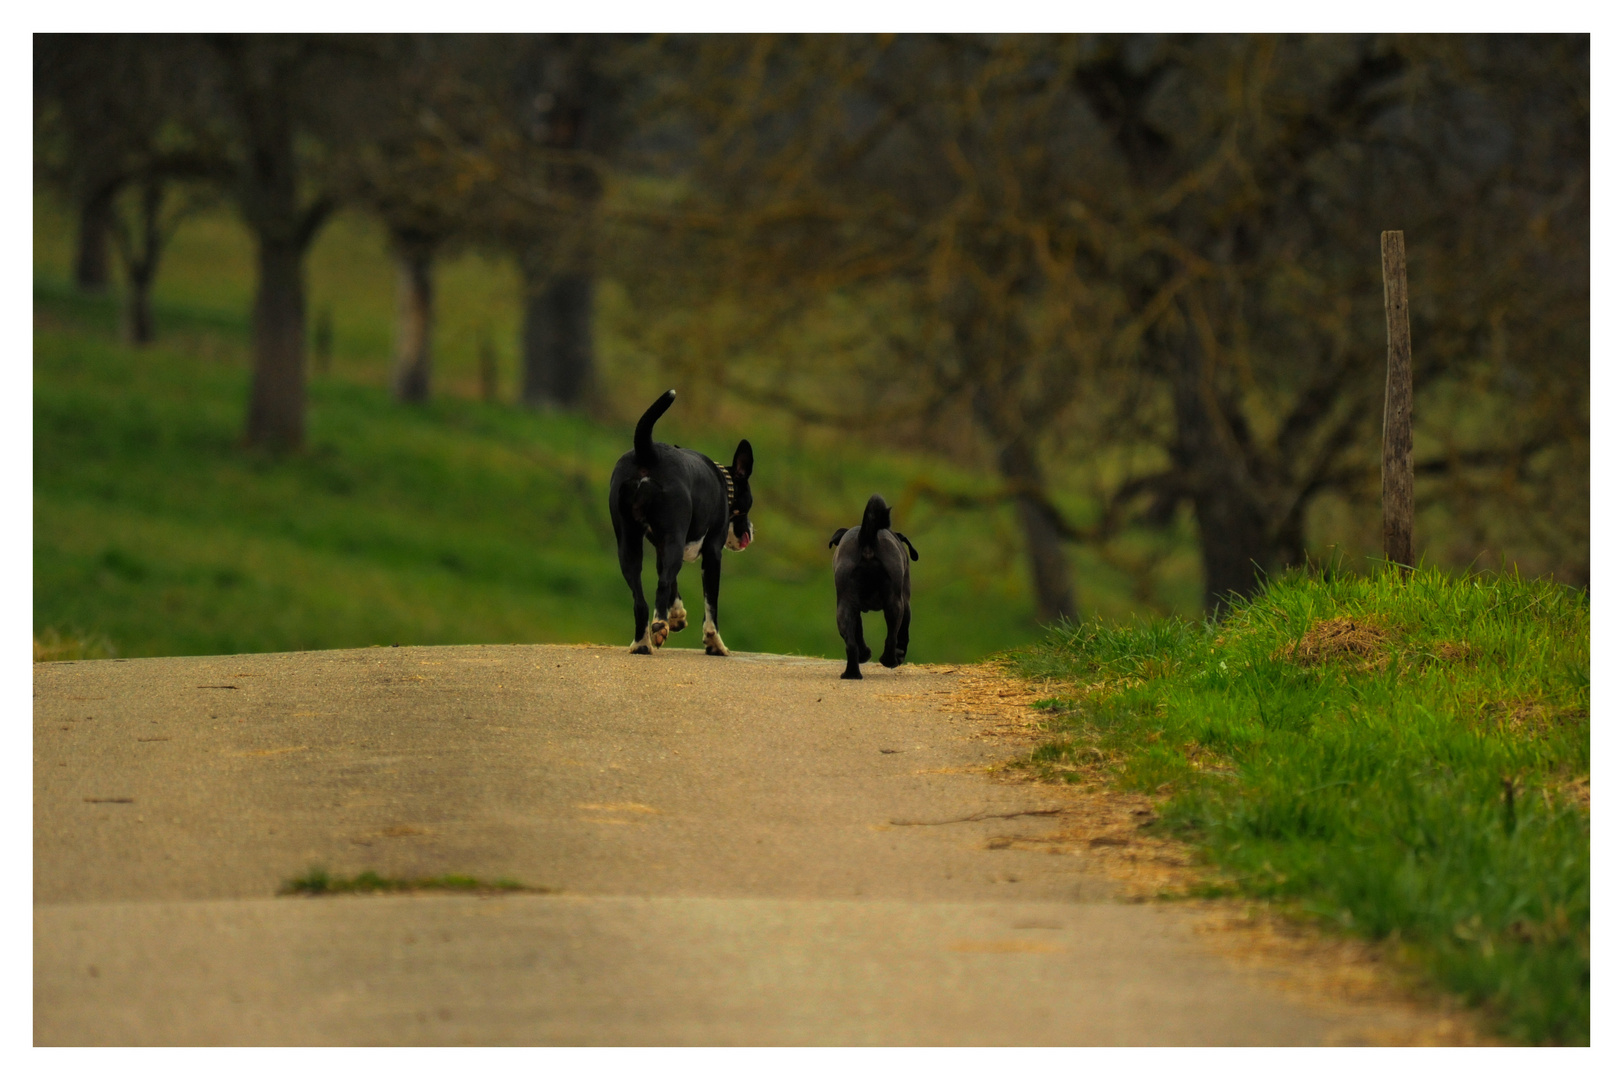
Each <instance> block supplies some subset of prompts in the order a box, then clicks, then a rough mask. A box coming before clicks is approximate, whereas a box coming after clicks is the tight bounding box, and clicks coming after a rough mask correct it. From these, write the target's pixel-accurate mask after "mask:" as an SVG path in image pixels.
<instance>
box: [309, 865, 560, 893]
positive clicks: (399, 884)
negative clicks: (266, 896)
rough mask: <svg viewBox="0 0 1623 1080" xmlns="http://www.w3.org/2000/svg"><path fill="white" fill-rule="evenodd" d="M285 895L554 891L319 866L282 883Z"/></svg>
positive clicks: (453, 876)
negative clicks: (336, 871) (349, 873)
mask: <svg viewBox="0 0 1623 1080" xmlns="http://www.w3.org/2000/svg"><path fill="white" fill-rule="evenodd" d="M281 891H282V894H283V895H284V896H285V895H294V894H302V895H304V896H333V895H337V894H339V893H374V892H478V893H489V892H532V893H544V892H551V891H552V890H551V889H544V888H534V887H532V886H529V885H524V884H521V883H519V882H517V881H514V880H512V879H511V878H497V879H496V880H495V881H484V880H482V879H480V878H475V877H468V876H466V875H463V874H441V875H440V876H439V877H428V878H386V877H382V876H380V875H379V874H378V873H377V872H375V871H372V870H362V871H361V872H360V873H359V874H356V875H355V876H354V877H349V878H346V877H333V876H332V875H331V874H329V873H327V871H325V870H323V869H321V868H320V867H311V868H310V870H309V872H308V873H306V874H305V875H304V876H303V877H297V878H294V879H293V880H291V881H289V882H288V883H287V884H285V885H283V886H282V890H281Z"/></svg>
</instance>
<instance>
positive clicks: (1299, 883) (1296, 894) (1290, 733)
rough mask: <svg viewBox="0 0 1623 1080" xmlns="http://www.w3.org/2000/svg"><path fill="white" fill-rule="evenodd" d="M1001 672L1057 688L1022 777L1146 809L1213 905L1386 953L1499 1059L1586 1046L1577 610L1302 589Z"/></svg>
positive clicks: (1098, 627)
mask: <svg viewBox="0 0 1623 1080" xmlns="http://www.w3.org/2000/svg"><path fill="white" fill-rule="evenodd" d="M1018 665H1019V666H1020V667H1021V668H1022V669H1023V670H1024V671H1026V672H1027V673H1028V674H1033V675H1046V676H1050V677H1058V678H1060V679H1061V680H1064V681H1066V682H1069V683H1070V684H1071V685H1073V686H1074V687H1075V689H1074V691H1072V692H1071V693H1069V694H1067V695H1066V696H1065V697H1064V698H1063V699H1061V700H1059V701H1058V702H1055V703H1054V704H1058V705H1059V706H1061V708H1062V709H1063V710H1064V711H1063V713H1062V724H1061V730H1060V732H1059V733H1058V735H1057V737H1056V738H1055V739H1054V740H1053V741H1052V742H1051V743H1049V744H1048V745H1046V746H1044V747H1042V748H1041V749H1039V750H1038V751H1037V752H1036V753H1035V754H1034V755H1033V757H1032V759H1031V761H1030V762H1029V763H1028V764H1029V766H1030V767H1031V768H1033V769H1036V770H1037V771H1039V772H1040V773H1043V774H1046V775H1048V776H1050V777H1052V778H1056V779H1066V780H1071V781H1082V780H1083V779H1085V778H1086V776H1087V774H1089V773H1093V774H1095V775H1098V774H1100V773H1101V772H1102V774H1103V778H1104V779H1106V780H1107V781H1108V782H1110V783H1114V784H1118V785H1122V786H1125V787H1130V788H1135V789H1140V790H1143V791H1146V792H1152V793H1157V794H1159V795H1160V796H1161V797H1162V798H1163V799H1164V800H1165V802H1164V806H1163V809H1162V814H1161V820H1160V823H1159V827H1162V828H1166V829H1170V830H1172V831H1173V832H1175V833H1176V834H1178V835H1181V836H1183V837H1185V838H1187V839H1188V840H1190V841H1192V842H1193V843H1195V844H1196V845H1197V846H1198V848H1199V850H1200V851H1202V852H1203V853H1204V855H1205V857H1206V858H1207V859H1208V861H1209V863H1210V865H1211V868H1212V871H1213V874H1212V881H1213V887H1214V888H1216V889H1218V890H1219V891H1232V892H1237V893H1241V894H1245V895H1251V896H1261V897H1270V898H1273V899H1276V900H1280V901H1283V902H1285V903H1286V904H1287V906H1288V907H1290V908H1293V909H1294V910H1296V911H1299V912H1300V913H1302V914H1303V915H1305V916H1307V917H1310V918H1314V919H1317V920H1320V921H1322V922H1323V923H1324V924H1325V925H1327V926H1329V927H1332V928H1340V929H1342V930H1344V931H1345V932H1348V933H1354V934H1359V935H1363V936H1366V937H1369V938H1372V939H1376V940H1380V941H1384V942H1386V943H1387V945H1388V947H1389V948H1390V949H1391V950H1392V951H1393V953H1394V954H1395V955H1397V956H1398V957H1400V958H1402V959H1404V960H1406V961H1407V962H1408V963H1410V964H1412V965H1413V966H1414V967H1415V969H1417V970H1418V971H1421V972H1424V973H1426V975H1427V976H1428V977H1430V978H1431V979H1433V980H1435V981H1436V982H1437V983H1438V984H1439V985H1441V986H1442V987H1444V988H1446V989H1448V990H1450V991H1453V992H1455V993H1458V994H1460V995H1461V996H1463V997H1464V998H1465V999H1467V1000H1468V1001H1470V1002H1472V1003H1475V1004H1480V1005H1483V1006H1485V1007H1486V1008H1487V1009H1488V1010H1489V1011H1490V1013H1491V1015H1492V1016H1493V1017H1494V1018H1495V1019H1496V1021H1497V1022H1498V1024H1499V1025H1500V1027H1501V1029H1502V1030H1503V1032H1504V1033H1505V1034H1506V1035H1507V1036H1508V1037H1509V1038H1511V1039H1513V1040H1516V1041H1520V1042H1534V1043H1543V1042H1557V1043H1587V1042H1588V1040H1589V600H1588V594H1587V593H1584V592H1579V591H1576V590H1573V589H1570V588H1567V587H1565V586H1561V585H1552V584H1549V583H1547V582H1533V581H1524V580H1521V579H1520V578H1518V577H1516V576H1515V575H1513V574H1512V575H1486V574H1485V575H1479V576H1474V577H1457V576H1449V575H1446V574H1443V573H1440V572H1438V571H1435V570H1424V571H1422V572H1420V573H1417V574H1416V575H1415V576H1414V578H1413V579H1412V580H1411V581H1408V582H1405V581H1403V580H1402V579H1400V578H1398V577H1396V576H1395V575H1388V576H1378V577H1375V578H1367V577H1354V576H1348V575H1342V574H1336V573H1331V574H1325V575H1311V574H1305V573H1299V574H1293V575H1288V576H1286V577H1284V578H1281V579H1280V580H1276V581H1274V582H1273V583H1272V584H1271V585H1270V586H1269V588H1268V589H1267V591H1266V592H1264V593H1263V594H1261V595H1260V596H1258V597H1256V598H1255V599H1254V600H1253V601H1251V602H1249V603H1247V604H1244V605H1243V606H1241V607H1240V608H1239V609H1238V610H1237V611H1236V612H1235V614H1234V615H1233V617H1232V618H1230V619H1228V620H1227V621H1225V622H1224V623H1223V624H1222V625H1220V626H1213V625H1205V626H1202V625H1198V624H1194V623H1190V622H1186V621H1182V620H1177V619H1172V620H1157V621H1152V622H1138V623H1132V624H1129V625H1124V626H1110V625H1106V624H1104V623H1089V624H1084V625H1080V626H1071V627H1067V628H1063V629H1062V630H1060V631H1058V632H1056V633H1054V634H1053V635H1052V636H1051V637H1049V638H1048V639H1046V640H1045V641H1044V642H1042V643H1041V644H1039V645H1037V646H1034V647H1032V648H1030V649H1028V650H1027V651H1025V652H1023V653H1021V654H1020V655H1019V658H1018ZM1101 761H1103V762H1105V763H1106V764H1105V765H1104V766H1103V767H1101V766H1100V765H1099V764H1098V763H1099V762H1101Z"/></svg>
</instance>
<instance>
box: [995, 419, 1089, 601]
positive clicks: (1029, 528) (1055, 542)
mask: <svg viewBox="0 0 1623 1080" xmlns="http://www.w3.org/2000/svg"><path fill="white" fill-rule="evenodd" d="M983 423H984V417H983ZM998 472H1000V473H1001V474H1002V475H1003V478H1004V480H1006V481H1008V483H1009V486H1010V487H1012V488H1014V489H1015V491H1016V492H1021V493H1027V492H1029V493H1030V494H1017V495H1016V496H1015V510H1016V512H1017V513H1018V514H1019V516H1020V527H1021V528H1022V529H1023V530H1024V531H1025V534H1026V557H1027V559H1028V560H1030V563H1031V588H1032V592H1033V595H1034V598H1035V599H1036V601H1037V618H1038V619H1040V620H1041V621H1042V622H1045V623H1046V622H1055V621H1057V620H1059V619H1062V618H1063V619H1074V618H1076V613H1077V612H1076V596H1075V594H1074V593H1073V591H1072V587H1071V562H1070V558H1069V557H1068V556H1067V555H1066V553H1065V537H1064V535H1063V534H1062V533H1061V532H1060V530H1059V526H1058V524H1057V523H1056V522H1055V521H1054V518H1053V516H1052V515H1051V514H1050V513H1049V511H1048V507H1047V506H1046V505H1045V503H1044V502H1043V501H1042V500H1041V499H1039V498H1036V497H1035V496H1036V495H1037V494H1038V493H1040V492H1042V491H1043V490H1044V482H1043V474H1042V468H1041V466H1040V465H1039V464H1038V462H1037V455H1036V452H1035V451H1034V450H1033V449H1032V447H1031V445H1030V444H1029V443H1028V442H1027V441H1026V440H1025V439H1024V438H1022V437H1019V436H1017V437H1015V438H1014V439H1012V440H1010V441H1009V442H1007V443H1005V444H1004V447H1003V449H1002V450H1001V451H999V453H998Z"/></svg>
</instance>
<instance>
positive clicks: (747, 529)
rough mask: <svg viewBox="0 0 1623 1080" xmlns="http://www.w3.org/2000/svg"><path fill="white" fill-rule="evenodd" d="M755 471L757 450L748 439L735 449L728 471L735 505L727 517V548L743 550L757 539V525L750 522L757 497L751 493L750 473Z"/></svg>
mask: <svg viewBox="0 0 1623 1080" xmlns="http://www.w3.org/2000/svg"><path fill="white" fill-rule="evenodd" d="M754 471H755V451H754V450H751V449H750V443H749V440H748V439H743V440H741V441H740V442H739V444H738V449H737V450H734V451H733V464H732V467H731V468H730V469H728V470H727V472H728V473H729V474H730V475H731V476H732V478H733V506H732V510H731V511H730V512H729V514H728V517H727V549H728V550H729V551H743V550H744V549H745V548H747V547H749V546H750V544H751V543H752V542H753V541H754V540H755V526H754V525H753V524H751V523H750V508H751V507H752V506H754V505H755V498H754V496H752V495H751V494H750V473H752V472H754Z"/></svg>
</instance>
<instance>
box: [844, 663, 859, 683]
mask: <svg viewBox="0 0 1623 1080" xmlns="http://www.w3.org/2000/svg"><path fill="white" fill-rule="evenodd" d="M840 678H842V679H860V678H862V669H861V668H859V667H857V666H856V665H855V664H852V665H851V666H850V667H848V668H846V669H845V670H844V671H842V672H840Z"/></svg>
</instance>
